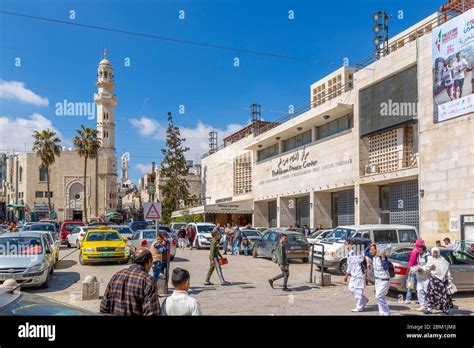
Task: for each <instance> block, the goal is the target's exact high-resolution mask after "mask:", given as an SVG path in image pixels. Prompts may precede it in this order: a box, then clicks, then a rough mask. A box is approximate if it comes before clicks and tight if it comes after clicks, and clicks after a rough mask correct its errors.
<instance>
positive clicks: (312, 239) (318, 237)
mask: <svg viewBox="0 0 474 348" xmlns="http://www.w3.org/2000/svg"><path fill="white" fill-rule="evenodd" d="M331 232H332V230H319V231H316V232H313V233H311V234H310V235H309V236H308V238H306V239H307V240H308V243H309V244H315V243H319V242H320V241H322V240H324V238H326V237H327V235H328V234H329V233H331Z"/></svg>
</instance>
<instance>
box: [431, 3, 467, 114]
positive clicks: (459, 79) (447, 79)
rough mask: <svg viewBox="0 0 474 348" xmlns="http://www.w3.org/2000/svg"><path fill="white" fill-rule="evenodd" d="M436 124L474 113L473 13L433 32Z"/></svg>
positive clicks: (449, 22) (461, 16) (464, 15)
mask: <svg viewBox="0 0 474 348" xmlns="http://www.w3.org/2000/svg"><path fill="white" fill-rule="evenodd" d="M432 49H433V62H432V63H433V99H434V101H433V104H434V121H435V122H442V121H446V120H449V119H451V118H454V117H458V116H461V115H465V114H467V113H470V112H474V95H473V90H474V74H473V67H474V9H471V10H469V11H467V12H465V13H463V14H462V15H459V16H457V17H455V18H453V19H451V20H449V21H448V22H447V23H445V24H443V25H441V26H439V27H438V28H436V29H435V30H434V31H433V47H432Z"/></svg>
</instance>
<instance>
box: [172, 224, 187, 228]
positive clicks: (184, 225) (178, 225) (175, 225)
mask: <svg viewBox="0 0 474 348" xmlns="http://www.w3.org/2000/svg"><path fill="white" fill-rule="evenodd" d="M181 227H186V223H182V224H177V223H174V224H173V228H174V229H175V230H179V229H180V228H181Z"/></svg>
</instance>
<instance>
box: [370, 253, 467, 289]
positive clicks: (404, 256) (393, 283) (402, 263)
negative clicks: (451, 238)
mask: <svg viewBox="0 0 474 348" xmlns="http://www.w3.org/2000/svg"><path fill="white" fill-rule="evenodd" d="M412 250H413V248H399V249H396V250H395V251H393V252H392V253H391V255H390V256H389V257H388V259H389V260H390V261H391V262H392V264H393V268H394V269H395V277H394V278H391V279H390V288H391V289H394V290H396V291H399V292H406V291H407V288H406V282H407V277H408V273H409V269H408V260H409V258H410V253H411V251H412ZM440 252H441V256H442V257H444V258H445V259H446V260H447V261H448V262H449V270H450V272H451V276H452V277H453V283H454V285H456V288H457V289H458V291H474V257H473V256H472V255H469V254H468V253H466V252H464V251H456V250H449V249H444V248H441V250H440ZM367 267H368V270H369V271H368V273H367V278H368V279H369V281H370V282H372V283H374V282H375V279H374V271H373V268H372V265H371V262H370V260H369V262H368V265H367ZM415 291H416V290H415Z"/></svg>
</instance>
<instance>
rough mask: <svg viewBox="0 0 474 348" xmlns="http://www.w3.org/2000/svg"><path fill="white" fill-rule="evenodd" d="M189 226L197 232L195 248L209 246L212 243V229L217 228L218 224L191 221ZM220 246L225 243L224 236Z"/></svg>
mask: <svg viewBox="0 0 474 348" xmlns="http://www.w3.org/2000/svg"><path fill="white" fill-rule="evenodd" d="M188 228H190V229H191V230H193V231H195V232H196V238H194V244H193V246H194V247H195V248H198V249H199V248H209V247H210V245H211V239H212V234H211V233H212V231H213V230H214V228H216V225H214V224H211V223H209V222H191V223H189V224H188ZM219 244H220V246H222V245H223V244H224V242H223V240H222V238H221V240H220V243H219Z"/></svg>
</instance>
